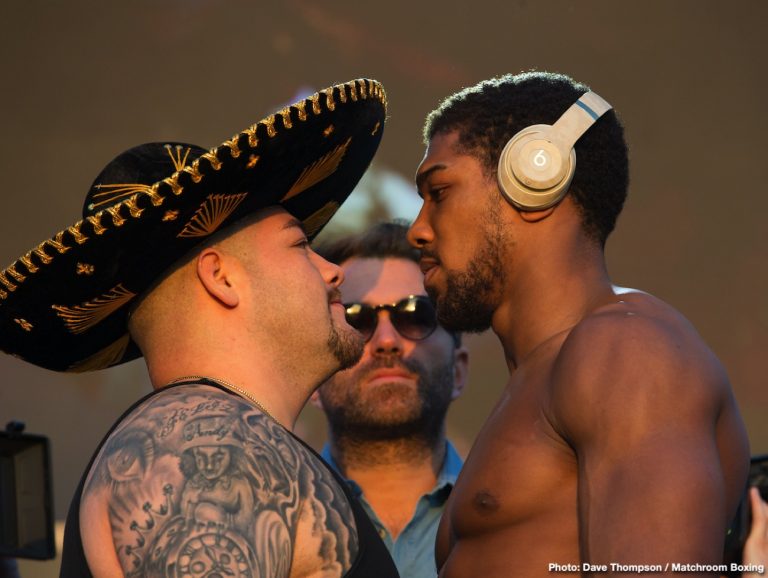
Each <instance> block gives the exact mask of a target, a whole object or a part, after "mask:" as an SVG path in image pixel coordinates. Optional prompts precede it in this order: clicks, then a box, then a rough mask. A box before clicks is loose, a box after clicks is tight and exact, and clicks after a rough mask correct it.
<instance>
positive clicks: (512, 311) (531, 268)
mask: <svg viewBox="0 0 768 578" xmlns="http://www.w3.org/2000/svg"><path fill="white" fill-rule="evenodd" d="M563 246H564V245H562V244H560V245H559V246H558V245H557V244H556V243H553V244H552V245H551V246H549V247H548V246H546V245H544V246H543V247H544V248H543V249H542V250H541V251H539V252H538V253H537V254H536V255H535V256H534V258H532V259H529V260H528V262H527V263H526V262H525V261H522V262H521V260H515V270H514V275H513V276H511V278H509V279H507V284H506V286H505V287H504V294H503V298H502V301H501V304H500V306H499V307H498V308H497V310H496V311H495V313H494V315H493V320H492V324H491V325H492V329H493V331H494V333H496V335H497V336H498V337H499V340H500V341H501V344H502V347H503V348H504V354H505V357H506V359H507V365H508V366H509V368H510V371H512V370H514V369H515V368H517V367H518V366H519V365H520V364H521V363H524V362H525V360H526V358H527V357H528V356H529V355H530V354H531V353H532V352H534V351H535V350H536V349H537V348H538V347H539V346H540V345H542V344H544V343H546V342H547V341H549V340H550V339H552V338H553V337H555V336H558V335H561V334H563V333H565V332H567V331H568V330H569V329H571V328H572V327H573V326H574V325H576V324H577V323H578V322H579V321H581V320H582V319H583V318H584V317H585V316H586V315H588V314H589V312H590V311H592V310H594V309H595V308H597V307H599V306H600V305H602V304H605V303H607V302H608V301H610V300H611V299H612V298H614V297H615V296H614V293H613V291H612V287H611V281H610V279H609V277H608V272H607V270H606V267H605V259H604V256H603V251H602V248H601V247H599V245H597V244H596V243H592V242H589V241H584V240H582V242H579V243H571V244H570V246H568V249H570V250H565V251H564V250H563Z"/></svg>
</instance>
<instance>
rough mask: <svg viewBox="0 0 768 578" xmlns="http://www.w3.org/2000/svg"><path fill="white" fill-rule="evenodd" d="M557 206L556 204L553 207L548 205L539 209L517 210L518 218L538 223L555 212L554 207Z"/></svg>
mask: <svg viewBox="0 0 768 578" xmlns="http://www.w3.org/2000/svg"><path fill="white" fill-rule="evenodd" d="M556 208H557V205H555V206H554V207H549V208H548V209H542V210H540V211H518V212H519V213H520V218H521V219H523V221H525V222H527V223H538V222H539V221H543V220H544V219H546V218H547V217H549V216H550V215H551V214H552V213H554V212H555V209H556Z"/></svg>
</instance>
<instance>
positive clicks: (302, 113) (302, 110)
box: [293, 100, 307, 121]
mask: <svg viewBox="0 0 768 578" xmlns="http://www.w3.org/2000/svg"><path fill="white" fill-rule="evenodd" d="M293 106H294V107H295V108H296V110H297V111H298V115H299V120H300V121H305V120H307V103H306V101H304V100H302V101H301V102H297V103H296V104H294V105H293Z"/></svg>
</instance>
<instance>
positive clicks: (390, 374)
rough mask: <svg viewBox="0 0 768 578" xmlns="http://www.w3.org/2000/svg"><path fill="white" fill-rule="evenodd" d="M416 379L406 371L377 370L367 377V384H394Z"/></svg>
mask: <svg viewBox="0 0 768 578" xmlns="http://www.w3.org/2000/svg"><path fill="white" fill-rule="evenodd" d="M415 379H416V378H415V377H414V376H413V375H412V374H411V373H408V372H407V371H405V370H402V369H396V368H386V369H376V370H374V371H372V372H370V373H369V374H368V376H367V379H366V382H367V383H369V384H371V383H373V382H380V383H386V382H393V381H414V380H415Z"/></svg>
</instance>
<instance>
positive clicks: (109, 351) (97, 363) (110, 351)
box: [67, 333, 130, 373]
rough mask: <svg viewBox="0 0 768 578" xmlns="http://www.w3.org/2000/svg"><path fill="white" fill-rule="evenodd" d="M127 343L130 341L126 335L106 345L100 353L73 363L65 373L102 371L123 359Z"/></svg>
mask: <svg viewBox="0 0 768 578" xmlns="http://www.w3.org/2000/svg"><path fill="white" fill-rule="evenodd" d="M129 341H130V339H129V337H128V334H127V333H126V334H125V335H123V336H122V337H121V338H120V339H118V340H117V341H115V342H114V343H112V344H110V345H108V346H107V347H105V348H104V349H102V350H101V351H98V352H97V353H94V354H93V355H91V356H90V357H88V358H86V359H83V360H82V361H78V362H76V363H73V364H72V365H70V366H69V368H67V371H71V372H73V373H85V372H86V371H95V370H97V369H104V368H106V367H109V366H110V365H115V364H117V363H118V362H119V361H120V360H121V359H123V356H124V355H125V350H126V349H128V343H129Z"/></svg>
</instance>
